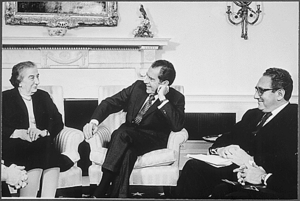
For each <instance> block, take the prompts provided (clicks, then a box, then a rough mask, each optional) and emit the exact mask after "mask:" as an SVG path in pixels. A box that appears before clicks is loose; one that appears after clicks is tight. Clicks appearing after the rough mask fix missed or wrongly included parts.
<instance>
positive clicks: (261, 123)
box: [253, 112, 272, 136]
mask: <svg viewBox="0 0 300 201" xmlns="http://www.w3.org/2000/svg"><path fill="white" fill-rule="evenodd" d="M271 115H272V112H266V113H265V114H264V115H263V117H262V118H261V120H260V122H259V123H258V124H257V126H256V130H255V131H254V132H253V134H254V136H256V134H257V133H258V132H259V130H260V129H261V128H262V127H263V125H264V124H265V122H266V121H267V119H268V118H269V117H270V116H271Z"/></svg>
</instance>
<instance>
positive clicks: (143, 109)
mask: <svg viewBox="0 0 300 201" xmlns="http://www.w3.org/2000/svg"><path fill="white" fill-rule="evenodd" d="M154 99H155V98H154V95H153V94H150V95H149V98H148V100H147V102H146V103H145V104H144V106H143V107H142V109H141V110H140V111H139V113H138V114H137V115H136V117H135V119H134V123H136V124H137V125H139V124H140V122H141V121H142V119H143V115H144V114H145V113H146V112H147V110H148V109H149V108H150V106H151V105H152V101H153V100H154Z"/></svg>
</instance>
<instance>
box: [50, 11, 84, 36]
mask: <svg viewBox="0 0 300 201" xmlns="http://www.w3.org/2000/svg"><path fill="white" fill-rule="evenodd" d="M46 26H47V28H48V34H49V36H64V35H65V34H66V33H67V30H68V29H70V28H75V27H78V26H79V24H78V23H77V22H75V21H74V19H72V18H71V17H70V16H67V15H59V16H55V17H53V18H52V19H51V20H49V22H48V23H47V25H46Z"/></svg>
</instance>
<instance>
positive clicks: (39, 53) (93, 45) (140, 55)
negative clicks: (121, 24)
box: [2, 37, 170, 75]
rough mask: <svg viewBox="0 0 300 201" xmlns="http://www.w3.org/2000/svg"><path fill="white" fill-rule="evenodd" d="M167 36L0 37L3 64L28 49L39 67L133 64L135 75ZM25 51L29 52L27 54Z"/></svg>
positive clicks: (7, 66) (146, 66)
mask: <svg viewBox="0 0 300 201" xmlns="http://www.w3.org/2000/svg"><path fill="white" fill-rule="evenodd" d="M169 40H170V39H169V38H95V37H94V38H86V37H3V38H2V50H3V54H4V59H3V64H4V65H3V68H11V66H12V65H11V63H10V61H12V60H13V58H12V57H13V55H20V52H21V51H22V54H24V50H28V52H29V53H30V55H31V56H32V57H36V58H38V59H37V60H39V61H40V64H39V67H40V68H62V69H66V68H84V69H88V68H92V69H94V68H117V69H119V68H123V69H124V68H134V69H136V72H137V75H140V74H141V73H142V74H143V71H144V70H145V69H146V68H148V67H149V65H150V64H151V63H152V62H153V61H155V60H156V59H157V58H156V55H157V54H156V53H157V51H158V50H160V49H162V48H163V46H166V45H168V42H169ZM29 53H28V54H29Z"/></svg>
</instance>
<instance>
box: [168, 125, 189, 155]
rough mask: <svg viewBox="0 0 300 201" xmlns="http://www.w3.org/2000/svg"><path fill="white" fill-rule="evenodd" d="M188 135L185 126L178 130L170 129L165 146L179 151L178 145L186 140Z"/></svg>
mask: <svg viewBox="0 0 300 201" xmlns="http://www.w3.org/2000/svg"><path fill="white" fill-rule="evenodd" d="M188 137H189V135H188V132H187V130H186V129H185V128H183V129H182V130H181V131H179V132H173V131H172V132H171V133H170V136H169V140H168V145H167V148H168V149H172V150H175V151H176V152H177V153H179V151H180V150H179V149H180V146H181V145H182V144H183V143H185V142H186V141H187V139H188Z"/></svg>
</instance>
